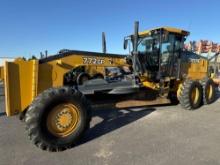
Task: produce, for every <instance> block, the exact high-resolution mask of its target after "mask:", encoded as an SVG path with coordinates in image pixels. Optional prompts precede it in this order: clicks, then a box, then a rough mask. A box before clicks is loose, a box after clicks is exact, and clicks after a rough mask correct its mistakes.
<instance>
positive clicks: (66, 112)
mask: <svg viewBox="0 0 220 165" xmlns="http://www.w3.org/2000/svg"><path fill="white" fill-rule="evenodd" d="M79 120H80V116H79V110H78V108H77V107H76V106H74V105H73V104H60V105H58V106H56V107H55V108H53V109H52V111H51V112H50V113H49V115H48V118H47V128H48V130H49V132H50V133H52V134H53V135H54V136H56V137H66V136H68V135H70V134H72V133H73V132H74V131H75V130H76V128H77V125H78V123H79Z"/></svg>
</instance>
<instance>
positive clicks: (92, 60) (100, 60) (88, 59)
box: [83, 57, 105, 65]
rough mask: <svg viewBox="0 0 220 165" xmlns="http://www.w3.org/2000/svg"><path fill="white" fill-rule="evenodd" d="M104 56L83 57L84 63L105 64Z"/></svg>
mask: <svg viewBox="0 0 220 165" xmlns="http://www.w3.org/2000/svg"><path fill="white" fill-rule="evenodd" d="M104 63H105V60H104V58H96V57H83V64H95V65H101V64H104Z"/></svg>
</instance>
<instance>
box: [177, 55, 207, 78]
mask: <svg viewBox="0 0 220 165" xmlns="http://www.w3.org/2000/svg"><path fill="white" fill-rule="evenodd" d="M181 75H185V76H186V78H188V79H192V80H202V79H204V78H205V77H207V76H208V61H207V60H204V59H200V60H199V62H198V63H192V62H190V63H188V62H185V63H183V64H182V65H181Z"/></svg>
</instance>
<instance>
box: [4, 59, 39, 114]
mask: <svg viewBox="0 0 220 165" xmlns="http://www.w3.org/2000/svg"><path fill="white" fill-rule="evenodd" d="M37 63H38V61H36V60H31V61H24V60H22V59H18V60H15V61H14V62H5V67H4V71H5V72H4V81H5V83H4V85H5V104H6V114H7V116H12V115H14V114H17V113H19V112H22V111H23V110H25V109H26V108H27V107H28V106H29V105H30V104H31V102H32V100H33V98H34V97H35V96H36V94H37V93H36V85H37V83H36V80H37V75H35V74H37V70H36V68H35V67H37Z"/></svg>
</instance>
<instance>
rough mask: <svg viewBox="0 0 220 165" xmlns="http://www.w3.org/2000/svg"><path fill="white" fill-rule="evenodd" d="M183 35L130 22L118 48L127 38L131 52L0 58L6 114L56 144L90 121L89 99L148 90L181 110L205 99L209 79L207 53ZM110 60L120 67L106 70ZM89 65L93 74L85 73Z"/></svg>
mask: <svg viewBox="0 0 220 165" xmlns="http://www.w3.org/2000/svg"><path fill="white" fill-rule="evenodd" d="M188 35H189V32H187V31H184V30H181V29H176V28H170V27H161V28H155V29H152V30H147V31H143V32H139V31H138V22H136V23H135V30H134V34H133V35H130V36H127V37H125V40H124V48H125V49H126V48H127V45H128V44H130V45H131V46H132V51H131V53H130V55H116V54H107V53H96V52H85V51H74V50H73V51H71V50H70V51H65V52H60V53H59V54H57V55H52V56H48V57H46V58H43V59H33V60H24V59H22V58H18V59H16V60H15V61H14V62H5V65H4V68H2V69H1V78H3V79H4V87H5V106H6V107H5V108H6V114H7V116H13V115H17V114H20V116H21V118H22V119H23V120H24V121H25V123H26V128H27V133H28V136H29V138H30V140H31V141H32V142H33V143H34V144H35V145H36V146H38V147H39V148H41V149H43V150H49V151H60V150H64V149H66V148H70V147H73V146H74V145H75V144H76V143H77V142H78V140H80V139H81V138H82V135H83V134H84V133H85V131H86V130H87V129H88V128H89V123H90V121H91V111H92V108H91V104H96V103H98V102H99V103H100V102H102V103H105V101H106V100H107V101H111V100H112V101H113V100H114V103H117V102H118V101H122V100H129V99H132V100H136V101H137V103H138V102H143V101H146V100H147V99H148V98H149V97H148V96H149V94H150V95H151V96H152V93H154V97H153V99H156V98H158V97H162V98H166V99H169V100H170V101H171V103H175V104H176V103H178V102H180V104H181V105H182V107H183V108H184V109H188V110H193V109H197V108H199V107H200V106H201V105H202V104H210V103H212V102H214V100H215V84H214V83H213V80H212V79H211V78H209V75H210V73H209V71H208V64H209V61H208V59H206V58H203V57H201V56H199V55H197V54H195V53H191V52H187V51H184V50H183V45H184V41H185V39H186V37H187V36H188ZM109 68H120V69H118V70H119V72H120V73H117V74H115V73H114V74H110V73H109V72H111V69H110V71H109V70H108V69H109ZM92 70H93V71H92ZM2 71H4V73H3V74H2ZM90 72H94V74H92V75H96V74H97V75H99V76H97V77H95V76H94V77H95V78H91V76H90V75H91V73H90ZM2 75H3V77H2ZM112 75H113V76H112ZM84 80H86V81H84ZM96 96H99V97H96ZM100 96H101V97H100ZM110 98H112V99H111V100H110ZM153 99H152V97H151V100H153ZM137 105H138V104H137Z"/></svg>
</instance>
